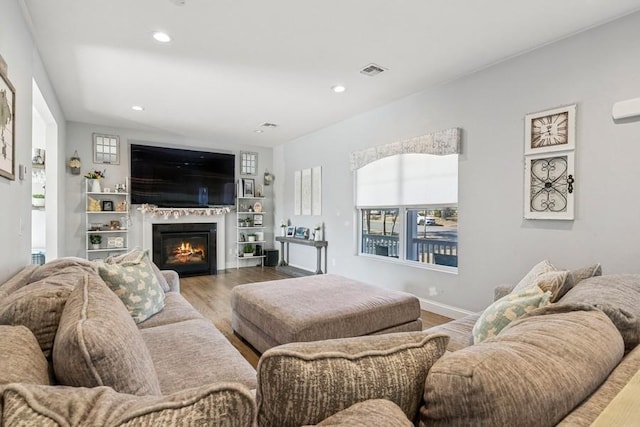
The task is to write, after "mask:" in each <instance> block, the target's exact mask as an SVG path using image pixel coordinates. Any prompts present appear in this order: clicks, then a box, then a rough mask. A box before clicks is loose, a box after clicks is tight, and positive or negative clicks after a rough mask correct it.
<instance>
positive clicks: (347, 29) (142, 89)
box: [21, 0, 640, 146]
mask: <svg viewBox="0 0 640 427" xmlns="http://www.w3.org/2000/svg"><path fill="white" fill-rule="evenodd" d="M21 1H23V3H24V6H26V9H25V10H26V11H27V13H28V14H29V15H30V19H31V26H32V30H33V32H34V36H35V39H36V43H37V46H38V48H39V50H40V53H41V55H42V58H43V60H44V63H45V66H46V68H47V70H48V73H49V77H50V78H51V80H52V82H53V86H54V88H55V90H56V93H57V95H58V98H59V101H60V103H61V105H62V108H63V110H64V113H65V116H66V119H67V120H71V121H80V122H87V123H94V124H101V125H110V126H118V127H128V128H136V129H146V130H154V131H161V132H169V133H175V134H180V135H184V136H186V137H188V138H196V139H205V140H211V141H212V143H213V144H215V143H216V142H225V143H237V144H252V145H263V146H275V145H278V144H280V143H283V142H286V141H289V140H291V139H294V138H296V137H299V136H301V135H304V134H306V133H309V132H313V131H315V130H317V129H320V128H322V127H325V126H327V125H330V124H332V123H336V122H338V121H341V120H344V119H346V118H349V117H351V116H354V115H356V114H359V113H362V112H364V111H367V110H370V109H373V108H375V107H378V106H380V105H383V104H386V103H388V102H391V101H393V100H396V99H398V98H401V97H404V96H406V95H409V94H411V93H414V92H418V91H420V90H422V89H425V88H428V87H429V86H432V85H435V84H439V83H442V82H444V81H449V80H452V79H454V78H456V77H460V76H462V75H465V74H469V73H472V72H474V71H477V70H478V69H481V68H484V67H486V66H488V65H491V64H494V63H496V62H498V61H501V60H504V59H506V58H508V57H511V56H514V55H517V54H519V53H522V52H525V51H528V50H531V49H534V48H536V47H539V46H541V45H544V44H547V43H550V42H553V41H556V40H558V39H561V38H563V37H567V36H569V35H571V34H575V33H577V32H580V31H583V30H585V29H588V28H590V27H593V26H596V25H599V24H602V23H604V22H607V21H610V20H612V19H615V18H618V17H620V16H623V15H625V14H629V13H632V12H634V11H637V10H640V0H562V1H559V0H536V1H522V0H483V1H479V0H455V1H452V0H402V1H398V0H269V1H265V0H184V3H185V4H184V5H182V6H179V5H177V4H176V3H180V2H181V1H180V0H21ZM156 30H163V31H165V32H167V33H169V34H170V35H171V36H172V37H173V41H172V42H171V43H170V44H165V45H163V44H160V43H158V42H156V41H155V40H153V39H152V37H151V34H152V32H153V31H156ZM371 62H374V63H376V64H379V65H381V66H383V67H386V68H388V69H389V70H388V71H386V72H385V73H383V74H380V75H378V76H377V77H368V76H364V75H362V74H360V73H359V70H360V69H361V68H362V67H364V66H365V65H367V64H369V63H371ZM335 84H343V85H345V86H346V87H347V91H346V92H344V93H342V94H335V93H333V92H332V91H331V90H330V88H331V86H333V85H335ZM132 105H142V106H144V108H145V111H143V112H136V111H133V110H131V106H132ZM264 122H271V123H277V124H278V125H279V126H278V127H277V128H275V129H267V130H265V132H264V133H262V134H257V133H254V130H255V129H258V128H259V127H260V125H261V124H262V123H264Z"/></svg>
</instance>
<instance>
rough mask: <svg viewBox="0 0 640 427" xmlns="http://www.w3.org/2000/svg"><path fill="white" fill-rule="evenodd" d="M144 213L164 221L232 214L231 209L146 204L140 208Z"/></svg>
mask: <svg viewBox="0 0 640 427" xmlns="http://www.w3.org/2000/svg"><path fill="white" fill-rule="evenodd" d="M138 210H139V211H140V212H142V213H146V214H151V216H153V217H156V216H163V217H164V219H169V217H170V216H173V217H174V218H176V219H177V218H179V217H181V216H189V215H194V216H212V215H224V214H227V213H229V212H231V208H229V207H219V208H159V207H157V206H155V205H149V204H146V203H145V204H144V205H142V206H140V207H139V208H138Z"/></svg>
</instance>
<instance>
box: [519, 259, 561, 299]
mask: <svg viewBox="0 0 640 427" xmlns="http://www.w3.org/2000/svg"><path fill="white" fill-rule="evenodd" d="M550 271H556V268H555V267H554V266H553V265H552V264H551V263H550V262H549V261H547V260H546V259H545V260H544V261H540V262H539V263H538V264H536V265H534V266H533V268H531V270H530V271H529V272H528V273H527V274H526V275H525V276H524V277H523V278H522V279H521V280H520V282H518V284H517V285H516V286H515V287H514V288H513V291H512V292H519V291H521V290H523V289H527V288H531V287H533V286H535V285H534V283H533V281H534V280H535V279H536V277H538V276H540V275H541V274H544V273H548V272H550Z"/></svg>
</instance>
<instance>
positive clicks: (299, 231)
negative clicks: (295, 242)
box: [293, 227, 309, 240]
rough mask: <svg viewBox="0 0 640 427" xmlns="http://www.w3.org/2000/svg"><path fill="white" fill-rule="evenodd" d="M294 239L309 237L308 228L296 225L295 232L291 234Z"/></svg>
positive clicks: (306, 238)
mask: <svg viewBox="0 0 640 427" xmlns="http://www.w3.org/2000/svg"><path fill="white" fill-rule="evenodd" d="M293 237H295V238H296V239H305V240H308V239H309V229H308V228H307V227H297V228H296V234H295V235H294V236H293Z"/></svg>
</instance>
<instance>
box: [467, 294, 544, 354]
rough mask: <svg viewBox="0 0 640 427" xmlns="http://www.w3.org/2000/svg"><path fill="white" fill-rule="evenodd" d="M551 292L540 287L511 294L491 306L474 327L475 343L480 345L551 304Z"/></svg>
mask: <svg viewBox="0 0 640 427" xmlns="http://www.w3.org/2000/svg"><path fill="white" fill-rule="evenodd" d="M550 299H551V292H549V291H546V292H543V291H542V289H540V288H539V287H537V286H536V287H534V288H528V289H524V290H521V291H519V292H514V293H511V294H509V295H507V296H505V297H503V298H500V299H499V300H498V301H496V302H494V303H493V304H491V305H490V306H489V307H488V308H487V309H486V310H485V311H484V313H482V314H481V315H480V317H479V318H478V320H477V321H476V324H475V325H474V326H473V343H474V344H478V343H480V342H482V341H484V340H486V339H487V338H491V337H494V336H496V335H498V333H500V331H501V330H502V329H504V328H505V327H506V326H507V325H508V324H509V323H511V322H513V321H514V320H516V319H518V318H519V317H521V316H523V315H525V314H526V313H528V312H530V311H532V310H535V309H536V308H539V307H544V306H545V305H547V304H549V301H550Z"/></svg>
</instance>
